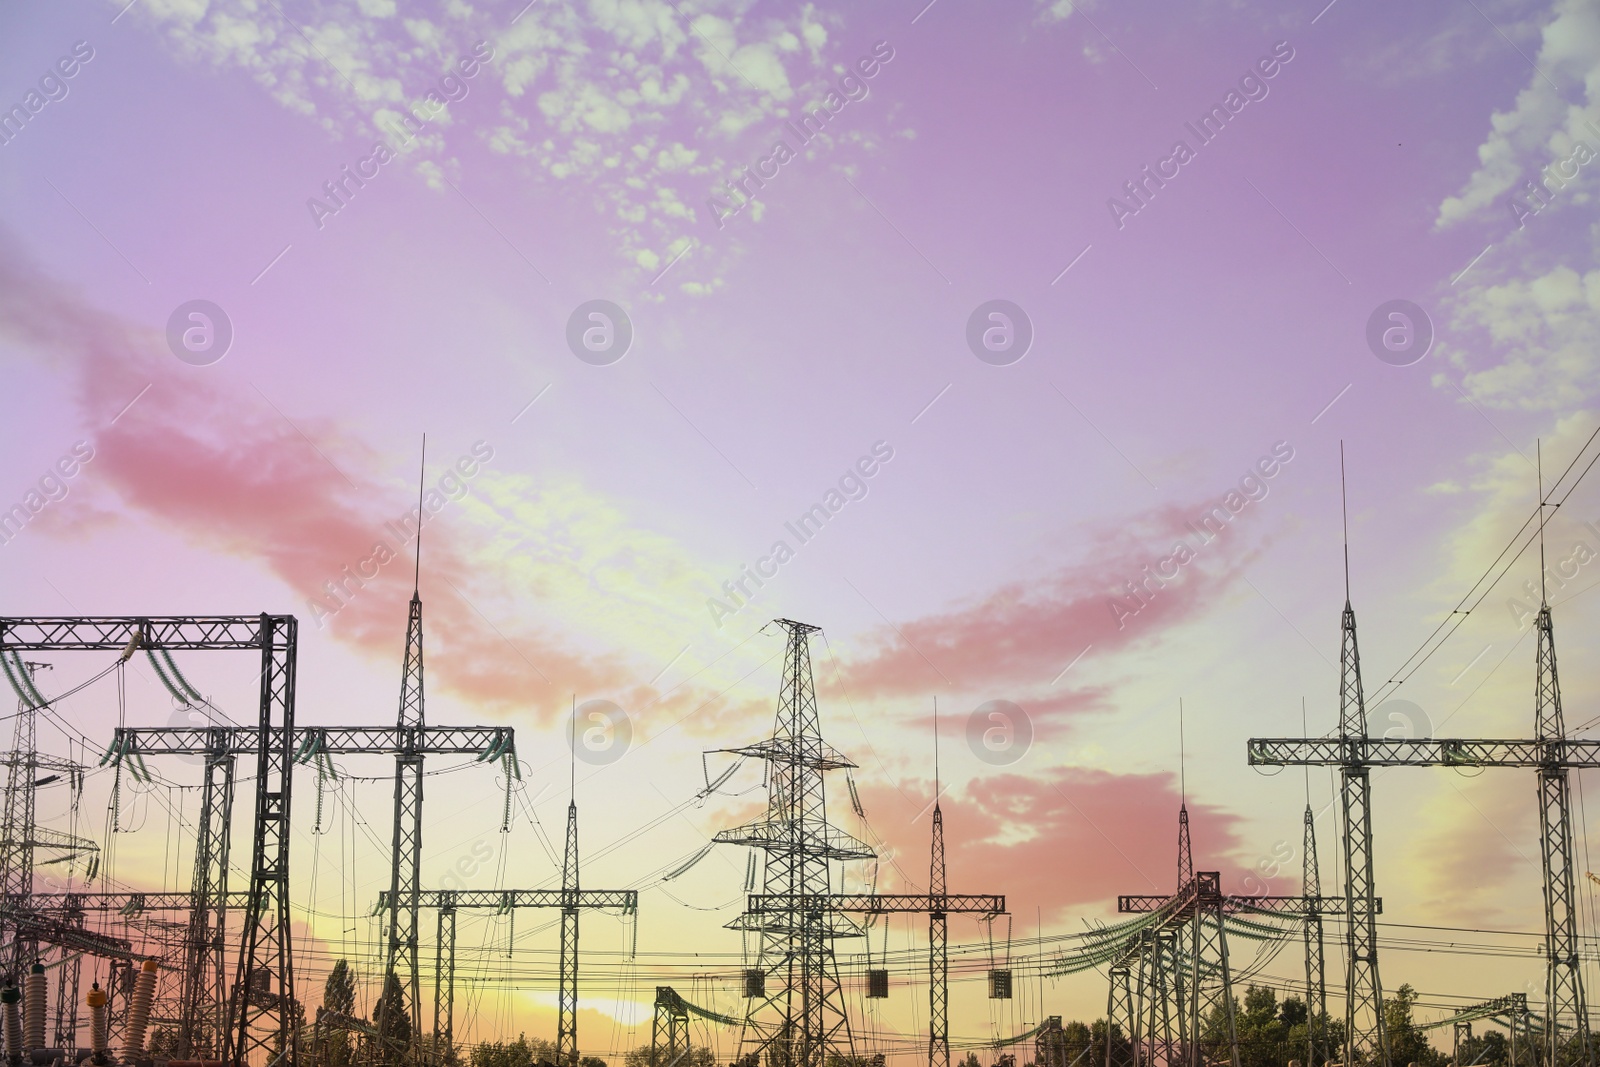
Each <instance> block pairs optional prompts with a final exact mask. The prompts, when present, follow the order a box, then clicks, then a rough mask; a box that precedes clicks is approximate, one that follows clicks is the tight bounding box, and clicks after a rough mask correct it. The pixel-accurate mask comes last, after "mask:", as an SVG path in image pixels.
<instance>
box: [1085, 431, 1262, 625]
mask: <svg viewBox="0 0 1600 1067" xmlns="http://www.w3.org/2000/svg"><path fill="white" fill-rule="evenodd" d="M1292 459H1294V447H1293V446H1292V445H1290V444H1289V442H1287V441H1279V442H1278V443H1276V444H1275V445H1273V446H1272V451H1271V452H1269V453H1268V454H1267V455H1265V456H1262V457H1261V458H1260V459H1258V460H1256V462H1255V465H1254V466H1252V467H1251V468H1250V469H1249V470H1248V471H1246V472H1245V474H1244V476H1243V477H1241V478H1240V479H1239V486H1238V488H1237V489H1230V490H1228V491H1227V492H1226V493H1224V494H1223V496H1222V499H1221V500H1219V501H1218V502H1216V503H1215V504H1212V505H1211V506H1210V507H1209V508H1207V509H1206V510H1205V511H1203V512H1201V513H1200V515H1199V517H1198V520H1191V521H1189V522H1188V523H1186V524H1185V525H1186V527H1187V528H1188V532H1189V533H1190V534H1192V535H1193V544H1191V543H1190V539H1189V538H1188V537H1182V538H1179V539H1178V540H1177V541H1175V542H1173V545H1172V551H1171V552H1169V553H1168V554H1167V555H1166V556H1163V557H1162V558H1161V559H1160V560H1158V561H1156V562H1155V563H1150V564H1146V565H1145V568H1144V571H1143V576H1142V577H1140V578H1137V579H1130V580H1129V581H1126V582H1123V583H1122V584H1123V588H1124V589H1125V590H1126V592H1127V596H1126V597H1113V598H1111V599H1110V600H1107V601H1106V607H1107V608H1109V609H1110V611H1111V617H1112V618H1113V619H1114V620H1116V623H1117V629H1119V630H1121V629H1124V628H1125V627H1126V626H1127V625H1128V620H1129V619H1131V618H1132V617H1133V616H1135V615H1137V614H1139V612H1141V611H1143V610H1144V609H1145V608H1146V607H1148V606H1149V605H1150V604H1151V602H1153V601H1154V600H1155V598H1156V597H1157V596H1158V595H1159V594H1160V592H1161V590H1163V589H1165V588H1166V587H1167V583H1168V582H1171V581H1176V580H1177V578H1178V576H1179V575H1180V574H1182V573H1183V568H1185V567H1187V566H1188V565H1189V564H1190V563H1193V562H1194V560H1195V559H1196V558H1197V557H1198V556H1199V554H1200V551H1201V550H1202V549H1204V548H1205V547H1206V546H1207V545H1209V544H1210V543H1211V542H1213V541H1215V540H1216V539H1217V538H1218V537H1220V536H1222V531H1223V530H1225V529H1227V528H1228V524H1229V523H1231V522H1232V521H1233V520H1234V518H1235V517H1237V516H1238V515H1239V513H1240V512H1242V511H1243V510H1244V509H1245V508H1246V507H1248V506H1249V505H1250V504H1252V503H1259V502H1260V501H1263V500H1265V499H1267V495H1268V494H1269V493H1271V492H1272V487H1271V484H1270V483H1271V481H1272V479H1273V478H1275V477H1277V476H1278V474H1279V473H1280V472H1282V470H1283V468H1284V467H1285V466H1287V465H1288V464H1289V461H1290V460H1292Z"/></svg>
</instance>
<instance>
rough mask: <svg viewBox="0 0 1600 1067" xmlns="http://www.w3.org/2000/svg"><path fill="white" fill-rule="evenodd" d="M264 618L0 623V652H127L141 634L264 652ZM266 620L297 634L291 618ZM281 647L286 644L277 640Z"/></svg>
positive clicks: (155, 643)
mask: <svg viewBox="0 0 1600 1067" xmlns="http://www.w3.org/2000/svg"><path fill="white" fill-rule="evenodd" d="M263 617H264V616H261V615H167V616H149V617H140V616H137V615H120V616H119V615H112V616H106V615H97V616H92V617H71V616H26V617H15V618H0V649H4V648H14V649H18V650H23V651H35V652H69V651H94V650H119V651H120V650H121V649H123V648H125V647H126V646H127V644H128V641H129V639H130V638H132V637H133V635H134V634H135V633H139V634H140V635H141V636H140V640H139V647H141V648H165V649H171V650H174V651H176V650H181V649H226V648H260V647H261V634H262V626H261V621H262V619H263ZM265 618H268V619H272V620H275V621H276V622H278V623H280V624H281V625H278V626H274V627H273V631H272V632H273V633H274V634H275V635H281V634H284V633H288V632H292V628H291V627H289V626H288V623H289V622H290V621H291V618H292V617H291V616H288V615H274V616H265ZM274 640H275V641H276V642H277V644H278V645H279V646H281V645H282V644H283V643H284V639H283V638H282V637H281V636H279V637H275V639H274Z"/></svg>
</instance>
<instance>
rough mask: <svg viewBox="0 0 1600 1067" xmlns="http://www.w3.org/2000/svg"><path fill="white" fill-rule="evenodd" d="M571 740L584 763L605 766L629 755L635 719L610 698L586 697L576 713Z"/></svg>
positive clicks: (568, 741)
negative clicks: (592, 698)
mask: <svg viewBox="0 0 1600 1067" xmlns="http://www.w3.org/2000/svg"><path fill="white" fill-rule="evenodd" d="M567 743H568V744H569V745H571V746H572V754H573V755H574V756H577V757H578V758H579V759H580V760H582V761H583V762H585V763H587V764H589V765H591V766H594V767H604V766H605V765H606V764H608V763H615V762H617V760H619V759H621V758H622V757H623V756H625V755H627V752H628V747H629V746H630V745H632V744H633V720H632V719H630V718H629V717H628V713H627V712H625V711H623V710H622V709H621V708H620V707H618V706H617V705H615V704H613V703H612V702H611V701H609V700H585V701H584V702H583V703H582V704H579V705H578V706H577V708H576V709H575V710H574V712H573V721H572V729H571V730H570V731H569V733H568V735H567Z"/></svg>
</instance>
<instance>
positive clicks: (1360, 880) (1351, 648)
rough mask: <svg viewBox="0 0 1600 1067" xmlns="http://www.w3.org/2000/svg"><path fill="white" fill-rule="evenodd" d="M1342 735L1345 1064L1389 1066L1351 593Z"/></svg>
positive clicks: (1345, 625)
mask: <svg viewBox="0 0 1600 1067" xmlns="http://www.w3.org/2000/svg"><path fill="white" fill-rule="evenodd" d="M1340 630H1341V634H1342V641H1341V643H1340V651H1339V737H1340V739H1341V741H1342V742H1343V743H1344V745H1343V747H1344V749H1345V762H1344V765H1343V766H1342V767H1340V799H1341V800H1342V802H1343V805H1344V899H1345V949H1346V955H1347V958H1348V960H1349V967H1348V970H1347V972H1346V975H1345V1016H1344V1018H1345V1038H1344V1040H1345V1060H1344V1062H1345V1063H1346V1064H1356V1063H1367V1064H1376V1065H1378V1067H1389V1039H1388V1034H1387V1033H1386V1032H1385V1028H1384V1022H1383V982H1382V981H1381V980H1380V979H1379V977H1378V919H1377V915H1376V907H1375V905H1374V903H1373V899H1374V896H1375V894H1374V886H1373V876H1372V780H1371V778H1370V777H1369V775H1368V770H1367V765H1366V763H1365V762H1364V758H1365V755H1366V752H1365V741H1366V740H1367V706H1366V697H1365V696H1364V694H1363V692H1362V688H1361V652H1360V648H1359V646H1358V645H1357V643H1356V613H1355V609H1354V608H1352V607H1351V606H1350V600H1349V597H1348V596H1346V598H1345V602H1344V614H1343V616H1342V618H1341V621H1340Z"/></svg>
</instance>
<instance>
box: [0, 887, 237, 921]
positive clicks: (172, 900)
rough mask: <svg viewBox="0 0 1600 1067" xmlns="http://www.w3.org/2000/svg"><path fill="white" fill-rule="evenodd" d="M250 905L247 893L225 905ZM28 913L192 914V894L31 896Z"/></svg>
mask: <svg viewBox="0 0 1600 1067" xmlns="http://www.w3.org/2000/svg"><path fill="white" fill-rule="evenodd" d="M249 903H250V894H249V893H243V892H238V893H229V894H228V900H227V904H226V906H227V907H229V908H238V909H239V910H241V911H243V910H244V908H245V907H246V906H247V905H248V904H249ZM27 908H28V910H30V911H32V912H35V913H40V914H45V913H48V914H66V915H70V914H73V913H75V912H85V911H116V912H123V913H125V914H129V915H132V914H135V913H137V912H141V911H191V910H193V908H194V894H193V893H34V894H33V895H32V896H30V897H29V898H28V900H27Z"/></svg>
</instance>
